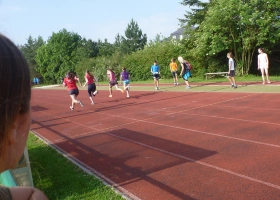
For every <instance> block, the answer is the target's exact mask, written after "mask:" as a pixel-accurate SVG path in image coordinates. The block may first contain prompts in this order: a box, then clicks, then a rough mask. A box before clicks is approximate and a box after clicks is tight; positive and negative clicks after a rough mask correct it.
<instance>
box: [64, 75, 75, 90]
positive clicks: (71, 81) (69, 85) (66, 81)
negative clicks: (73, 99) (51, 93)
mask: <svg viewBox="0 0 280 200" xmlns="http://www.w3.org/2000/svg"><path fill="white" fill-rule="evenodd" d="M63 84H64V85H66V86H67V90H68V91H70V90H74V89H76V88H78V87H77V85H76V78H74V79H70V78H65V79H64V81H63Z"/></svg>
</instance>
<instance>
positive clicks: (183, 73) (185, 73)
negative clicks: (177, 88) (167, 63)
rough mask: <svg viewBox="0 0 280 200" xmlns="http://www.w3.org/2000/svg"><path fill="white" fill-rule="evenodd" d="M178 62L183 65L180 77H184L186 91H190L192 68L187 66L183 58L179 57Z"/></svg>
mask: <svg viewBox="0 0 280 200" xmlns="http://www.w3.org/2000/svg"><path fill="white" fill-rule="evenodd" d="M178 61H179V62H180V64H181V69H182V70H181V73H180V76H182V78H183V79H184V81H185V83H186V89H190V88H191V86H190V84H189V81H188V78H189V77H191V76H192V75H191V70H190V67H189V66H188V65H187V61H186V60H184V59H183V58H182V57H180V56H179V57H178Z"/></svg>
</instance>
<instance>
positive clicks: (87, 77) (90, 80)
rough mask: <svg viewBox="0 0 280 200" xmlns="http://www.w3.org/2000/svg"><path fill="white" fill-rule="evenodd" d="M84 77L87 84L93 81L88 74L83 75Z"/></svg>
mask: <svg viewBox="0 0 280 200" xmlns="http://www.w3.org/2000/svg"><path fill="white" fill-rule="evenodd" d="M85 79H86V80H87V81H88V84H93V83H94V79H93V78H92V77H91V76H90V75H88V74H86V75H85Z"/></svg>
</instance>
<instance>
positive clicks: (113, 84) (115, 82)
mask: <svg viewBox="0 0 280 200" xmlns="http://www.w3.org/2000/svg"><path fill="white" fill-rule="evenodd" d="M109 83H110V87H113V86H115V85H118V81H117V80H114V81H110V82H109Z"/></svg>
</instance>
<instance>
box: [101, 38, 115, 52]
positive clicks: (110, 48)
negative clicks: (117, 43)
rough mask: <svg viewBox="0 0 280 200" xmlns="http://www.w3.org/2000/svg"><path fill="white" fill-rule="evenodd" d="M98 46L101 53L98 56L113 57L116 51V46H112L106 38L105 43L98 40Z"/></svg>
mask: <svg viewBox="0 0 280 200" xmlns="http://www.w3.org/2000/svg"><path fill="white" fill-rule="evenodd" d="M97 46H98V51H99V52H98V56H111V55H112V54H113V53H114V51H115V49H114V46H113V45H112V44H110V43H109V42H108V40H107V39H106V38H105V39H104V42H102V41H101V40H98V42H97Z"/></svg>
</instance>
